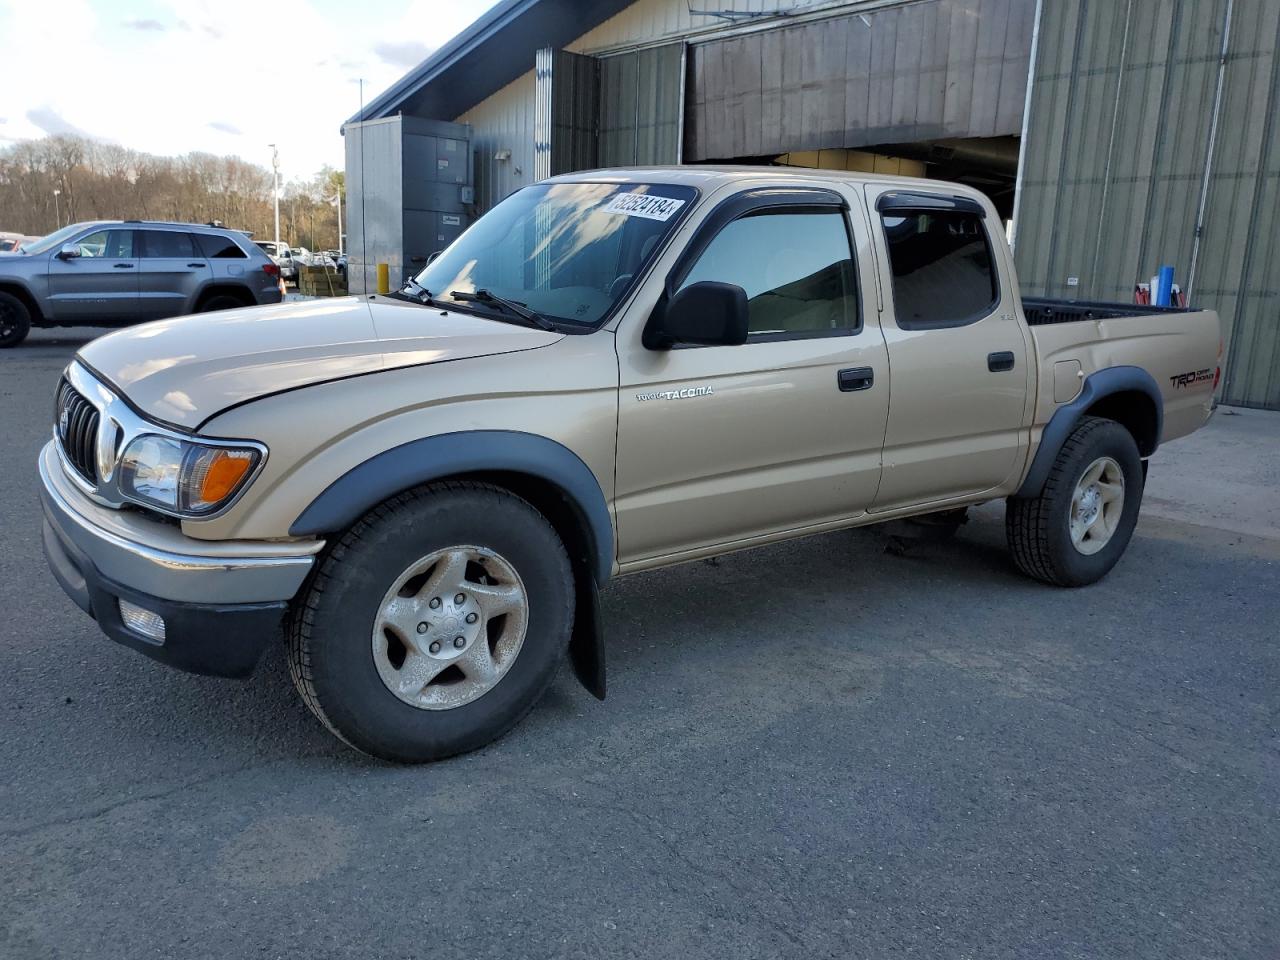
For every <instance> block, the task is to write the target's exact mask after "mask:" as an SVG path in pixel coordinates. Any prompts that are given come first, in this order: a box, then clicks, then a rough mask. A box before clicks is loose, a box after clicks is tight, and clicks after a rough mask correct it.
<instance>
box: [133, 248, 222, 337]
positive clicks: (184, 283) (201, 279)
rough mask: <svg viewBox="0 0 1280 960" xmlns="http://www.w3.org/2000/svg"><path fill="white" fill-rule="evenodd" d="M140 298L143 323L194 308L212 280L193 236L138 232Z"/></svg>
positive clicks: (209, 269)
mask: <svg viewBox="0 0 1280 960" xmlns="http://www.w3.org/2000/svg"><path fill="white" fill-rule="evenodd" d="M138 235H139V236H140V238H141V249H140V250H139V260H138V263H139V268H138V296H139V302H140V305H141V313H142V319H145V320H160V319H164V318H165V317H179V316H182V315H183V314H184V313H189V312H191V310H192V309H194V307H195V297H196V294H197V293H198V292H199V290H200V289H201V288H202V287H204V286H205V284H207V283H208V282H209V280H210V279H212V277H213V271H212V269H211V268H210V267H209V262H208V261H207V260H206V259H205V257H204V253H203V252H202V251H201V250H200V249H199V248H198V247H197V246H196V244H195V242H194V240H193V238H192V236H191V234H189V233H186V232H183V231H179V230H139V231H138Z"/></svg>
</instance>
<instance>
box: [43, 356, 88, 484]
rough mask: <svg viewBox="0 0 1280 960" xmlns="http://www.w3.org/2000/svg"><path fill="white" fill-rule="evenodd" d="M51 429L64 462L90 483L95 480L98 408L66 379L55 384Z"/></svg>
mask: <svg viewBox="0 0 1280 960" xmlns="http://www.w3.org/2000/svg"><path fill="white" fill-rule="evenodd" d="M54 413H55V418H56V419H55V421H54V431H55V432H56V433H57V435H58V443H60V444H61V445H62V452H63V453H64V454H66V457H67V461H68V462H69V463H70V464H71V466H72V467H74V468H75V471H76V473H78V474H80V476H82V477H84V479H85V480H87V481H89V483H92V484H95V485H96V484H97V482H98V467H97V463H98V420H99V414H98V409H97V407H95V406H94V405H93V404H91V403H90V402H89V401H88V400H86V399H85V398H84V397H82V396H81V395H80V393H79V391H77V390H76V388H75V387H73V386H71V384H69V383H68V382H67V381H66V380H63V381H62V382H61V383H60V384H59V385H58V395H57V400H56V402H55V404H54Z"/></svg>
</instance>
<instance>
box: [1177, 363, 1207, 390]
mask: <svg viewBox="0 0 1280 960" xmlns="http://www.w3.org/2000/svg"><path fill="white" fill-rule="evenodd" d="M1212 379H1213V368H1212V367H1205V368H1204V369H1203V370H1192V371H1191V372H1190V373H1175V374H1174V375H1173V376H1172V377H1170V378H1169V382H1170V383H1172V384H1173V388H1174V389H1175V390H1181V389H1182V388H1183V387H1189V386H1191V385H1192V384H1193V383H1204V382H1205V381H1207V380H1212Z"/></svg>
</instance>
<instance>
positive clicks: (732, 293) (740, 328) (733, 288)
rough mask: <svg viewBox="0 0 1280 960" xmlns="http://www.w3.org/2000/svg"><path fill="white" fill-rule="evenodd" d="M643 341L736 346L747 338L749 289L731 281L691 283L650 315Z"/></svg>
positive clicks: (664, 345)
mask: <svg viewBox="0 0 1280 960" xmlns="http://www.w3.org/2000/svg"><path fill="white" fill-rule="evenodd" d="M643 342H644V345H645V346H646V347H648V348H649V349H650V350H666V349H668V348H670V347H672V346H674V345H675V344H677V343H693V344H699V345H701V346H717V347H736V346H738V345H739V344H743V343H746V342H747V291H745V290H743V289H742V288H741V287H739V286H737V285H736V284H732V283H720V282H718V281H715V280H703V281H701V282H699V283H691V284H689V286H687V287H685V288H684V289H683V290H681V291H680V292H679V293H677V294H676V295H675V296H673V297H672V298H671V299H670V300H668V301H667V305H666V308H665V309H663V308H659V309H658V310H655V311H654V314H653V316H652V317H650V318H649V324H648V326H646V327H645V330H644V337H643Z"/></svg>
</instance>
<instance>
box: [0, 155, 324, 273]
mask: <svg viewBox="0 0 1280 960" xmlns="http://www.w3.org/2000/svg"><path fill="white" fill-rule="evenodd" d="M341 187H342V173H341V171H335V170H333V169H331V168H329V167H325V168H323V169H322V170H321V171H320V172H319V173H318V174H317V175H316V176H315V177H313V178H312V179H310V180H307V181H295V182H293V183H290V184H287V185H286V188H285V195H286V205H285V210H283V211H282V212H285V213H286V220H285V223H284V224H283V225H284V226H285V227H286V228H287V229H286V231H285V239H286V240H287V241H289V242H292V243H295V244H301V245H302V246H305V247H309V248H311V249H323V248H327V247H330V246H334V245H336V242H337V222H336V218H337V211H336V210H335V209H334V207H333V205H332V204H331V203H329V202H328V201H329V200H330V198H332V197H333V196H334V195H335V191H337V192H340V191H341ZM55 190H58V191H61V193H60V195H59V196H58V199H57V203H56V204H55V200H54V191H55ZM59 210H60V213H61V219H62V222H63V223H68V222H75V221H77V220H129V219H139V220H178V221H183V222H192V223H207V222H209V221H211V220H219V221H221V222H222V223H224V224H225V225H226V226H228V227H232V228H234V229H238V230H245V231H247V232H249V233H252V234H254V235H256V236H259V237H265V236H268V235H270V234H271V232H272V210H271V172H270V171H269V170H267V169H265V168H264V167H260V166H257V165H256V164H251V163H246V162H245V161H244V160H241V159H240V158H239V157H220V156H214V155H212V154H207V153H190V154H187V155H186V156H182V157H158V156H154V155H152V154H146V153H141V152H139V151H135V150H130V149H128V148H127V147H122V146H120V145H118V144H112V143H103V142H100V141H94V140H88V139H85V138H82V137H70V136H56V137H46V138H44V139H41V140H24V141H18V142H16V143H13V144H11V145H10V146H8V147H6V148H4V149H0V230H11V231H15V232H19V233H30V234H44V233H49V232H51V231H52V230H54V229H56V228H57V226H58V221H57V212H58V211H59Z"/></svg>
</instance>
